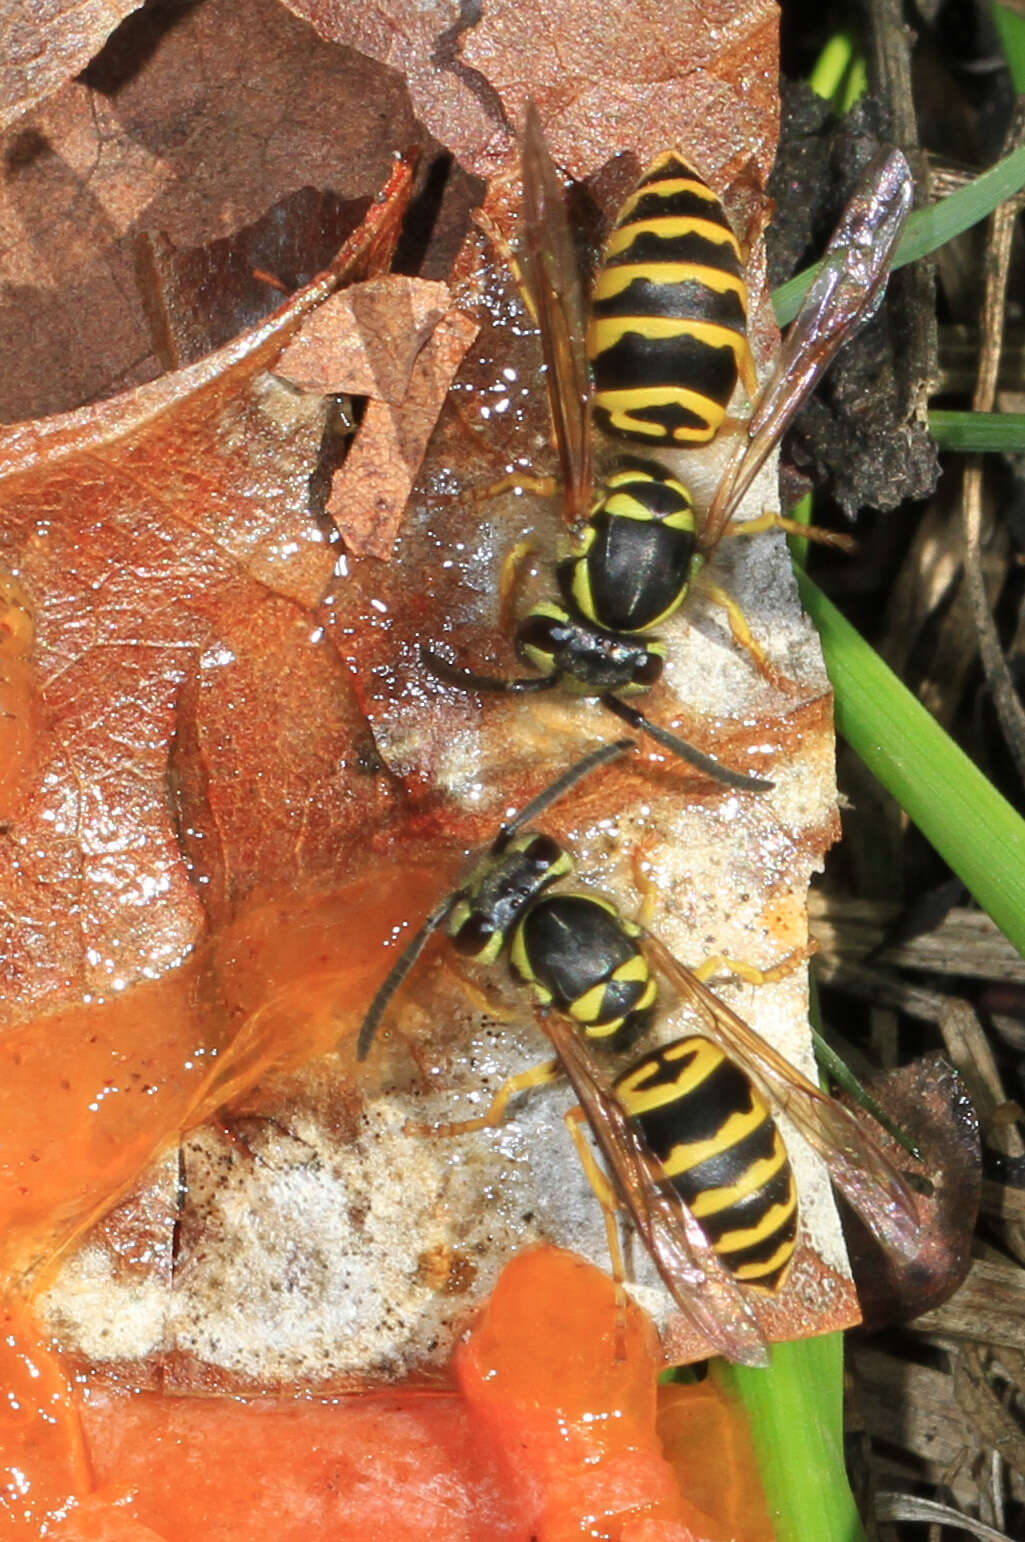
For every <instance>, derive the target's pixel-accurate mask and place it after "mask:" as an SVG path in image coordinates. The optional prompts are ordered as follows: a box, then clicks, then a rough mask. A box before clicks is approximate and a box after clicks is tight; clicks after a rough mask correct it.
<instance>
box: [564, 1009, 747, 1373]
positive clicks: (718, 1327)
mask: <svg viewBox="0 0 1025 1542" xmlns="http://www.w3.org/2000/svg"><path fill="white" fill-rule="evenodd" d="M542 1022H543V1026H544V1030H545V1032H546V1033H547V1035H548V1037H549V1038H550V1039H551V1041H552V1044H553V1045H554V1047H555V1049H556V1051H557V1053H558V1056H559V1059H560V1060H561V1062H562V1065H563V1068H564V1070H565V1072H566V1075H567V1076H568V1078H569V1080H570V1083H571V1085H572V1087H573V1090H574V1092H575V1093H576V1095H577V1098H578V1100H579V1102H580V1106H581V1108H582V1109H583V1110H584V1113H585V1114H586V1115H587V1121H588V1124H589V1125H590V1128H591V1131H592V1133H593V1135H594V1138H595V1140H596V1142H597V1144H598V1148H599V1150H600V1151H601V1153H602V1156H603V1157H604V1158H605V1162H606V1165H607V1167H608V1170H609V1172H610V1173H611V1174H612V1177H613V1179H614V1181H615V1185H616V1188H617V1189H618V1191H619V1194H620V1197H621V1199H622V1201H623V1204H624V1206H625V1208H626V1211H627V1213H628V1215H629V1216H630V1218H631V1220H632V1221H633V1223H634V1225H635V1226H636V1228H637V1231H638V1234H639V1236H640V1238H641V1241H642V1242H643V1244H644V1246H645V1247H646V1249H647V1250H648V1252H649V1254H650V1255H651V1258H652V1261H653V1262H654V1264H655V1266H656V1268H657V1269H658V1272H659V1274H660V1275H661V1276H662V1279H663V1280H664V1282H665V1284H666V1287H667V1289H668V1290H669V1293H670V1295H671V1296H672V1298H673V1300H674V1302H675V1303H676V1305H677V1307H678V1308H679V1310H680V1313H681V1315H682V1316H683V1317H684V1318H685V1320H686V1321H687V1323H688V1324H689V1326H690V1327H691V1328H693V1329H694V1331H695V1332H696V1333H698V1334H700V1335H701V1337H702V1338H703V1339H704V1340H705V1341H706V1342H707V1343H708V1345H709V1346H710V1349H712V1350H714V1351H715V1352H716V1353H718V1354H721V1355H725V1356H726V1357H727V1359H730V1360H736V1361H739V1362H740V1363H741V1364H744V1365H765V1364H767V1362H768V1352H767V1349H766V1344H765V1340H764V1338H763V1337H762V1333H761V1329H760V1328H759V1326H758V1320H757V1318H756V1317H755V1314H754V1311H753V1310H752V1307H751V1305H750V1302H749V1301H748V1300H747V1298H746V1297H745V1296H744V1294H743V1292H742V1290H741V1289H740V1286H739V1285H738V1284H737V1282H736V1280H735V1279H734V1278H733V1276H732V1275H731V1274H730V1273H729V1271H728V1270H727V1269H726V1268H725V1267H724V1266H723V1264H722V1262H721V1261H720V1259H719V1257H718V1255H717V1254H716V1253H715V1252H714V1251H713V1249H712V1247H711V1244H710V1243H709V1241H708V1239H707V1238H706V1236H705V1233H704V1231H703V1230H702V1228H701V1225H700V1223H699V1222H698V1221H697V1219H696V1218H695V1217H694V1216H693V1215H692V1214H691V1212H690V1210H689V1209H688V1207H687V1205H686V1204H685V1203H684V1201H683V1200H682V1199H681V1197H680V1195H679V1194H678V1193H677V1192H676V1190H675V1189H674V1188H672V1187H671V1186H670V1185H668V1184H665V1183H663V1182H660V1181H659V1179H660V1169H659V1166H658V1163H657V1162H656V1161H655V1159H654V1158H653V1157H652V1155H651V1153H650V1152H649V1150H648V1148H647V1145H646V1144H645V1142H644V1141H643V1139H642V1138H641V1137H640V1136H639V1135H638V1133H637V1132H636V1130H635V1129H634V1126H633V1125H632V1123H631V1122H630V1120H629V1119H628V1118H627V1115H626V1113H625V1112H624V1110H623V1107H622V1105H621V1104H620V1102H619V1100H618V1098H617V1097H616V1096H615V1093H614V1092H613V1090H612V1089H611V1088H609V1087H608V1086H607V1085H606V1084H605V1082H604V1079H603V1077H602V1076H601V1074H600V1073H599V1071H598V1069H597V1067H596V1066H595V1064H594V1061H593V1060H592V1057H591V1055H590V1052H589V1050H588V1048H587V1045H586V1044H585V1042H584V1040H583V1039H582V1038H581V1036H580V1033H579V1031H578V1030H577V1029H576V1028H575V1027H574V1026H573V1025H572V1024H571V1023H570V1022H568V1021H567V1020H566V1019H564V1018H558V1017H555V1016H554V1015H553V1016H551V1017H547V1018H543V1019H542Z"/></svg>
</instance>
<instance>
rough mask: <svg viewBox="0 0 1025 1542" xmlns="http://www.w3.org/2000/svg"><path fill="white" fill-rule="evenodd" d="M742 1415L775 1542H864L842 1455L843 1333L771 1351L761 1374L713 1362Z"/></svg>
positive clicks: (798, 1341)
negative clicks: (744, 1413) (748, 1428)
mask: <svg viewBox="0 0 1025 1542" xmlns="http://www.w3.org/2000/svg"><path fill="white" fill-rule="evenodd" d="M710 1374H711V1375H712V1376H715V1377H716V1378H717V1379H718V1380H719V1381H720V1382H721V1383H722V1384H723V1385H724V1386H725V1387H726V1388H727V1389H728V1390H732V1391H734V1392H735V1393H737V1394H738V1395H739V1396H740V1398H741V1399H742V1400H743V1402H744V1405H745V1407H746V1409H747V1413H748V1417H749V1420H750V1425H751V1435H752V1439H753V1440H754V1444H755V1451H756V1452H757V1455H758V1466H759V1470H760V1472H761V1478H762V1483H763V1485H764V1487H765V1495H766V1498H767V1500H768V1503H769V1512H770V1514H771V1516H772V1520H773V1525H774V1527H775V1533H776V1542H810V1539H812V1538H814V1542H865V1533H864V1530H863V1529H862V1525H861V1520H860V1518H859V1516H858V1512H857V1508H856V1506H855V1504H854V1498H853V1496H852V1494H851V1491H850V1487H849V1485H848V1482H847V1472H846V1468H845V1466H844V1450H843V1335H842V1334H840V1333H828V1334H826V1335H825V1336H823V1337H822V1338H815V1339H798V1340H796V1341H795V1342H793V1343H790V1344H774V1345H773V1346H772V1363H771V1365H770V1366H769V1368H768V1369H767V1370H764V1371H761V1370H752V1369H750V1368H749V1367H747V1366H741V1365H728V1364H727V1363H726V1362H725V1361H724V1360H715V1361H713V1362H712V1365H711V1368H710Z"/></svg>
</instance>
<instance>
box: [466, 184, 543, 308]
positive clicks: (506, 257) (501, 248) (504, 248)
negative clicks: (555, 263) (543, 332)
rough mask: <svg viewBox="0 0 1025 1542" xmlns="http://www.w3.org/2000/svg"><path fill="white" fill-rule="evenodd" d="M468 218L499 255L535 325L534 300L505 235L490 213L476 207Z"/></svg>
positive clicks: (517, 259)
mask: <svg viewBox="0 0 1025 1542" xmlns="http://www.w3.org/2000/svg"><path fill="white" fill-rule="evenodd" d="M470 218H471V219H472V220H473V223H474V224H475V225H476V227H477V229H478V230H479V231H481V232H482V233H483V234H484V235H485V236H486V237H487V238H488V240H489V241H490V242H491V245H492V246H493V247H494V248H495V251H496V252H497V253H498V255H499V257H500V258H501V259H502V261H503V262H504V263H505V265H506V267H507V268H508V269H509V272H510V273H511V274H512V276H513V280H514V281H515V284H516V287H517V289H518V290H519V291H520V299H521V300H522V301H523V304H524V305H525V306H526V309H527V313H528V315H529V316H530V319H531V321H532V322H533V323H534V325H535V326H537V325H538V317H537V311H536V310H535V309H534V302H533V300H532V299H531V297H530V294H529V292H528V290H527V286H526V284H525V283H524V282H523V269H522V267H521V266H520V261H519V258H518V257H517V256H516V253H515V252H514V251H513V249H512V247H511V246H510V245H509V243H508V241H507V240H506V239H505V236H504V235H503V234H502V232H501V231H500V230H499V228H498V226H497V225H496V224H495V222H494V220H493V219H492V218H491V216H490V214H486V213H485V212H484V210H483V209H477V210H476V211H475V212H474V213H473V214H472V215H471V216H470Z"/></svg>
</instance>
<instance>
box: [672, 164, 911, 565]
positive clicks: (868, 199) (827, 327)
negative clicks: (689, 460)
mask: <svg viewBox="0 0 1025 1542" xmlns="http://www.w3.org/2000/svg"><path fill="white" fill-rule="evenodd" d="M913 197H914V183H913V181H912V177H911V169H910V167H909V166H908V163H907V161H906V160H905V158H904V156H903V155H902V154H901V153H900V151H899V150H895V151H891V152H890V153H889V154H884V155H880V156H877V157H876V159H875V160H874V161H873V162H872V164H871V166H870V167H869V169H868V171H867V172H866V174H865V176H864V178H863V180H862V182H861V185H860V186H859V188H858V190H857V192H856V193H855V194H854V197H853V198H852V199H851V201H850V203H848V205H847V207H846V208H845V210H844V212H843V214H842V215H841V217H840V223H839V225H838V226H837V228H836V230H835V231H834V233H833V238H832V240H831V241H830V243H829V245H828V247H827V248H826V252H825V255H824V256H823V258H822V261H821V263H820V264H819V268H818V271H817V273H816V275H815V278H814V280H813V282H812V284H811V286H810V288H809V290H808V293H807V294H806V295H805V297H804V300H803V302H802V304H801V308H800V310H799V311H798V313H797V315H796V316H795V318H794V321H793V324H792V325H791V327H790V329H789V331H788V332H787V335H786V338H785V340H784V342H783V346H782V348H781V349H780V352H779V357H778V358H777V360H776V366H775V369H774V370H773V373H772V376H771V378H770V380H769V382H768V384H767V385H766V386H765V389H764V390H763V391H762V393H761V395H760V396H759V398H758V403H757V405H756V407H755V411H754V413H753V414H752V417H751V420H750V422H749V424H748V437H747V442H746V443H745V444H743V445H742V446H741V447H740V449H739V451H738V453H737V455H736V456H735V457H734V459H733V461H732V462H731V463H730V465H729V466H728V467H727V470H726V474H725V475H724V477H723V480H722V482H721V483H720V485H719V487H718V489H717V490H716V494H715V497H714V498H713V499H712V504H711V507H710V508H709V510H708V515H707V518H706V520H705V524H704V528H703V530H702V534H701V544H702V549H703V550H704V551H705V552H710V551H713V550H714V549H715V547H716V546H717V545H718V543H719V541H720V540H721V539H722V535H723V532H724V531H725V529H726V526H727V525H728V524H729V522H730V520H731V519H732V517H733V515H734V513H735V512H736V509H737V505H738V504H739V503H740V500H741V499H742V498H743V496H744V494H745V493H746V492H747V490H748V488H749V487H750V486H751V483H752V482H753V481H754V479H755V477H756V476H757V475H758V473H759V471H760V470H761V468H762V466H763V465H764V463H765V461H766V460H767V459H768V457H769V455H770V454H771V452H772V449H773V447H774V446H775V445H777V444H778V443H779V441H780V439H781V438H782V436H783V434H784V433H785V431H786V429H787V428H788V427H789V426H790V423H791V421H792V419H793V418H794V416H795V414H796V413H797V412H798V410H799V409H800V408H801V407H802V406H803V405H804V403H805V401H806V400H807V399H808V397H809V396H810V395H811V393H812V391H813V390H814V389H815V385H816V383H817V382H818V381H819V380H820V379H821V377H822V375H823V373H824V371H825V370H826V369H828V367H829V365H830V364H831V363H832V361H833V357H834V355H835V354H836V352H837V350H838V349H839V348H841V347H842V346H843V344H844V343H845V342H846V341H847V340H848V338H850V337H851V336H852V335H853V334H854V333H855V332H856V331H857V330H858V328H859V327H861V326H862V325H863V324H864V323H865V322H866V321H868V320H869V319H870V318H871V317H872V316H873V315H874V314H875V312H876V310H877V309H878V308H879V305H880V303H881V301H882V298H883V291H884V290H885V288H886V280H887V278H888V276H889V272H890V268H891V266H892V264H893V258H894V255H895V253H896V250H897V243H898V242H899V240H900V237H901V235H902V233H903V230H904V226H905V223H906V222H907V217H908V215H909V214H910V212H911V203H912V199H913Z"/></svg>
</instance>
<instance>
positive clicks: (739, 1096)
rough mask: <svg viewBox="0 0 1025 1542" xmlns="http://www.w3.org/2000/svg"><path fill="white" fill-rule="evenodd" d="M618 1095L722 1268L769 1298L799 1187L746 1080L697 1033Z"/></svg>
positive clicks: (656, 1057)
mask: <svg viewBox="0 0 1025 1542" xmlns="http://www.w3.org/2000/svg"><path fill="white" fill-rule="evenodd" d="M616 1092H617V1094H618V1096H619V1098H620V1100H621V1102H622V1105H623V1108H624V1110H625V1112H626V1113H627V1114H628V1115H629V1116H630V1117H631V1118H632V1119H633V1120H634V1121H635V1123H636V1124H637V1125H638V1127H639V1129H640V1131H641V1134H642V1135H643V1136H644V1139H645V1142H646V1143H647V1145H648V1147H649V1149H650V1150H651V1152H652V1153H653V1155H654V1156H655V1157H657V1159H658V1161H659V1163H660V1164H661V1166H662V1169H663V1171H664V1173H665V1176H666V1178H667V1179H668V1180H669V1181H670V1182H671V1183H672V1185H673V1187H674V1188H675V1189H676V1190H677V1191H678V1192H679V1194H680V1195H681V1197H682V1198H683V1200H684V1201H685V1202H686V1204H687V1205H688V1206H689V1207H690V1209H691V1211H692V1212H693V1213H694V1215H695V1216H696V1217H697V1219H698V1220H699V1221H700V1223H701V1226H702V1228H703V1230H704V1232H705V1235H706V1236H707V1238H708V1240H709V1242H710V1243H711V1245H712V1247H713V1248H714V1249H715V1251H716V1252H717V1253H718V1254H719V1257H720V1258H721V1260H722V1262H723V1263H724V1264H725V1266H726V1267H727V1268H728V1269H729V1270H730V1271H731V1273H732V1274H734V1275H735V1276H736V1278H737V1279H738V1280H739V1281H741V1283H743V1284H745V1285H752V1286H755V1287H756V1288H759V1289H761V1290H765V1291H770V1292H775V1291H777V1290H778V1289H779V1288H780V1286H781V1285H782V1283H783V1280H784V1278H785V1276H786V1273H787V1269H788V1268H789V1265H790V1261H791V1259H792V1258H793V1254H794V1249H795V1246H796V1241H797V1185H796V1184H795V1182H794V1175H793V1172H792V1170H791V1167H790V1159H789V1157H788V1156H787V1152H786V1147H785V1146H784V1144H783V1138H782V1136H781V1135H780V1133H779V1130H778V1129H777V1127H776V1124H775V1122H774V1120H773V1118H772V1115H771V1113H770V1111H769V1108H768V1105H767V1104H766V1102H765V1100H764V1098H763V1097H762V1096H761V1094H760V1093H759V1092H758V1090H757V1089H756V1088H755V1087H754V1086H753V1085H752V1083H751V1081H750V1080H749V1079H748V1077H747V1076H746V1075H745V1073H744V1072H743V1071H742V1070H741V1069H740V1067H739V1066H738V1065H736V1064H735V1063H734V1062H733V1061H732V1060H729V1059H727V1057H726V1056H725V1055H724V1054H723V1053H722V1051H721V1050H720V1049H719V1048H718V1046H717V1045H715V1044H713V1043H712V1042H711V1040H710V1039H706V1038H703V1037H701V1036H700V1035H695V1036H694V1037H691V1038H686V1039H678V1040H676V1041H675V1042H674V1043H672V1044H667V1045H665V1046H664V1047H663V1048H661V1049H658V1050H656V1051H654V1052H653V1053H652V1054H651V1055H647V1056H645V1058H644V1059H643V1060H642V1061H641V1062H640V1063H639V1064H638V1065H635V1066H633V1067H631V1069H630V1070H629V1071H627V1072H625V1073H624V1074H623V1075H622V1076H621V1077H620V1078H619V1079H618V1080H617V1082H616Z"/></svg>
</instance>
